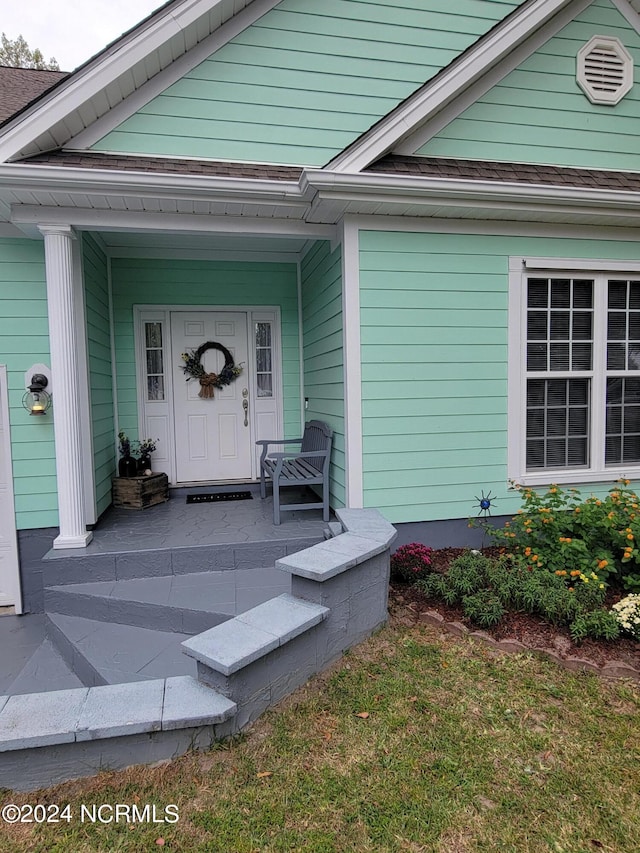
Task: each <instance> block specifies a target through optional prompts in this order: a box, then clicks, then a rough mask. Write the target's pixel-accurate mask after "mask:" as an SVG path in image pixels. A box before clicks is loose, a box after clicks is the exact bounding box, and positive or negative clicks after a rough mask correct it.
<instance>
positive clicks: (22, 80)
mask: <svg viewBox="0 0 640 853" xmlns="http://www.w3.org/2000/svg"><path fill="white" fill-rule="evenodd" d="M67 76H68V75H67V72H66V71H41V70H40V69H36V68H12V67H10V66H8V65H0V92H2V99H0V124H2V122H4V121H6V120H7V119H8V118H10V117H11V116H12V115H15V114H16V113H17V112H18V111H19V110H21V109H23V108H24V107H26V106H27V104H30V103H31V101H33V100H35V99H36V98H39V97H40V96H41V95H42V94H43V93H44V92H46V91H47V90H49V89H50V88H51V87H52V86H54V85H55V84H56V83H57V82H58V81H59V80H64V78H65V77H67Z"/></svg>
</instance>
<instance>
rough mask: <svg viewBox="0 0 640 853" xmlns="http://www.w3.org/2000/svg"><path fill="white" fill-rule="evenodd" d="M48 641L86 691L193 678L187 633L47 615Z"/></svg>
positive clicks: (63, 615) (192, 662) (58, 614)
mask: <svg viewBox="0 0 640 853" xmlns="http://www.w3.org/2000/svg"><path fill="white" fill-rule="evenodd" d="M47 637H48V639H50V640H51V642H52V643H53V644H54V646H55V648H56V649H57V651H58V652H59V653H60V655H61V656H62V658H63V659H64V661H65V662H66V664H67V666H69V667H70V669H71V670H72V672H73V673H75V675H76V676H77V677H78V678H79V679H80V681H81V682H82V684H84V685H85V686H87V687H95V686H98V685H104V684H118V683H120V682H131V681H145V680H151V679H157V678H167V677H169V676H177V675H192V676H195V674H196V667H195V664H194V661H192V660H190V659H189V658H188V657H187V656H186V655H184V654H183V653H182V650H181V646H180V644H181V642H182V641H183V640H186V639H188V638H189V635H188V634H182V633H178V632H171V631H157V630H151V629H149V628H139V627H137V626H133V625H121V624H114V623H110V622H101V621H99V620H96V619H86V618H83V617H81V616H68V615H66V614H61V613H49V614H48V616H47Z"/></svg>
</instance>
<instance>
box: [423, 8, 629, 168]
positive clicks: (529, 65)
mask: <svg viewBox="0 0 640 853" xmlns="http://www.w3.org/2000/svg"><path fill="white" fill-rule="evenodd" d="M594 35H607V36H617V37H618V38H619V39H620V41H621V42H622V43H623V44H624V46H625V47H626V48H627V50H628V51H629V53H630V54H631V55H632V57H633V59H634V65H635V76H636V78H637V76H638V67H639V66H640V34H638V32H637V31H636V30H635V29H634V28H633V27H632V26H631V25H630V24H629V22H628V21H627V20H626V18H624V17H623V15H622V14H621V13H620V12H619V11H618V9H617V8H616V7H615V6H614V5H613V3H611V2H610V0H596V2H594V3H593V4H592V5H591V6H589V7H588V8H587V9H585V10H584V11H583V12H582V13H581V14H580V15H579V16H578V17H577V18H576V19H575V20H574V21H572V22H571V23H570V24H568V25H567V26H565V27H564V28H563V29H562V30H561V31H560V32H559V33H558V34H557V35H556V36H554V37H553V38H551V39H550V40H549V41H548V42H547V43H546V44H545V45H544V46H543V47H541V48H540V49H539V50H538V51H536V52H535V53H534V54H532V56H530V57H529V58H528V59H527V60H525V62H523V63H522V65H520V66H519V68H517V69H516V70H514V71H512V72H511V73H510V74H508V75H507V76H506V77H505V78H503V80H502V81H501V82H500V83H499V84H497V85H496V86H494V87H493V88H492V89H491V90H490V91H489V92H487V93H486V94H485V95H484V96H483V97H481V98H480V99H479V100H478V101H477V102H476V103H475V104H473V105H472V106H471V107H469V108H468V109H466V110H465V111H464V112H463V113H462V114H461V115H460V116H459V117H458V118H456V119H454V120H453V121H452V122H451V123H450V124H449V125H448V126H447V127H445V128H444V129H443V130H442V131H440V133H438V134H437V135H436V136H434V138H433V139H431V140H430V141H429V142H427V143H426V145H423V146H422V147H421V148H420V149H419V150H418V151H417V152H416V153H418V154H423V155H429V156H441V157H459V158H468V159H477V160H497V161H501V160H502V161H508V162H511V161H513V162H520V163H550V164H555V165H561V166H580V167H588V168H606V169H631V170H636V171H637V170H638V169H640V150H639V149H638V142H637V140H638V135H639V134H640V87H638V85H637V84H636V85H635V86H634V87H633V88H632V89H631V91H630V92H629V93H628V94H627V95H626V96H625V97H624V98H623V99H622V100H621V101H620V103H618V104H617V105H615V106H610V105H603V104H592V103H591V102H590V101H589V100H588V98H587V97H586V95H584V93H583V92H582V90H581V89H580V88H579V87H578V84H577V82H576V55H577V53H578V51H579V50H580V48H581V47H582V46H583V45H584V44H586V43H587V42H588V41H589V39H590V38H591V37H592V36H594Z"/></svg>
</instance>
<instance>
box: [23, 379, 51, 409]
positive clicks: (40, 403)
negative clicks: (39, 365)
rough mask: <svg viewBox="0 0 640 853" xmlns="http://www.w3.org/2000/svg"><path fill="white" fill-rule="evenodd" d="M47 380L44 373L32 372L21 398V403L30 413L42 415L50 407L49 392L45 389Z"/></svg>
mask: <svg viewBox="0 0 640 853" xmlns="http://www.w3.org/2000/svg"><path fill="white" fill-rule="evenodd" d="M48 384H49V380H48V379H47V377H46V376H45V375H44V373H34V374H33V376H32V377H31V383H30V385H29V390H28V391H27V392H26V393H25V395H24V397H23V398H22V405H23V406H24V407H25V409H26V410H27V411H28V412H29V414H30V415H44V414H46V413H47V412H48V411H49V409H50V408H51V394H49V393H47V391H45V388H46V387H47V385H48Z"/></svg>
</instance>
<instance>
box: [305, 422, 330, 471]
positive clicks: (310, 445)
mask: <svg viewBox="0 0 640 853" xmlns="http://www.w3.org/2000/svg"><path fill="white" fill-rule="evenodd" d="M332 440H333V430H332V429H331V428H330V427H329V425H328V424H325V423H324V421H307V423H306V424H305V425H304V433H303V435H302V446H301V447H300V450H301V452H302V453H310V452H312V451H314V450H322V451H325V450H328V451H329V453H328V454H327V455H326V456H318V457H316V458H314V457H313V456H312V457H310V458H309V459H306V460H305V461H306V462H308V464H309V465H313V467H314V468H317V469H318V471H322V470H323V468H326V467H328V465H329V457H330V451H331V442H332Z"/></svg>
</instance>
